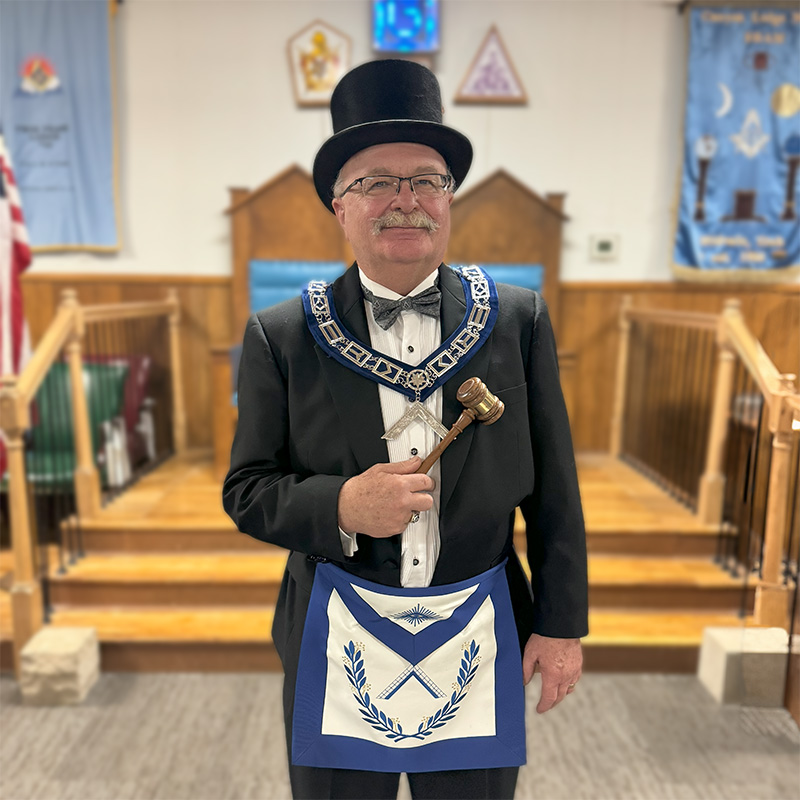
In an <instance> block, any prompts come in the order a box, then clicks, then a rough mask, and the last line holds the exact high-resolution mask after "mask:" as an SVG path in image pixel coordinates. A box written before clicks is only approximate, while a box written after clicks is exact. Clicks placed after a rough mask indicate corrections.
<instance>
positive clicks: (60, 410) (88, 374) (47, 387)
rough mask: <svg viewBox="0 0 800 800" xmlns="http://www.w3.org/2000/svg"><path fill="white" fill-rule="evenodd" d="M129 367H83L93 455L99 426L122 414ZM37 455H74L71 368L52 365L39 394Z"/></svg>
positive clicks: (117, 365)
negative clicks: (68, 453) (65, 453)
mask: <svg viewBox="0 0 800 800" xmlns="http://www.w3.org/2000/svg"><path fill="white" fill-rule="evenodd" d="M127 377H128V364H127V363H123V362H120V363H113V362H112V363H108V364H84V365H83V385H84V389H85V391H86V401H87V403H88V406H89V422H90V425H89V429H90V432H91V436H92V451H93V452H95V453H96V452H97V450H98V447H99V446H100V441H101V437H100V426H101V424H102V423H103V422H107V421H108V420H111V419H114V417H117V416H119V415H120V414H121V413H122V400H123V392H124V388H125V380H126V378H127ZM36 415H37V419H36V424H35V425H34V428H33V430H32V432H31V433H32V436H33V442H34V451H40V450H42V451H47V452H51V453H54V452H58V451H62V452H64V451H67V452H74V450H75V439H74V435H73V424H72V393H71V391H70V378H69V365H67V364H63V363H59V364H53V366H52V367H51V368H50V371H49V372H48V373H47V375H46V376H45V379H44V381H42V385H41V386H40V387H39V391H38V392H37V393H36Z"/></svg>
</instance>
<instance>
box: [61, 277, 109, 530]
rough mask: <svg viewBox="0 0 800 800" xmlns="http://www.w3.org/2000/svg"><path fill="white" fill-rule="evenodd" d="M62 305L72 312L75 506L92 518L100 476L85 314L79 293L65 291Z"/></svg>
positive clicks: (68, 349)
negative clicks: (86, 379)
mask: <svg viewBox="0 0 800 800" xmlns="http://www.w3.org/2000/svg"><path fill="white" fill-rule="evenodd" d="M61 305H62V307H64V308H70V309H72V312H73V320H74V322H73V326H72V331H71V333H70V335H69V339H68V340H67V345H66V348H65V351H66V354H67V364H68V366H69V382H70V391H71V395H72V425H73V429H74V432H75V504H76V505H77V507H78V516H79V517H80V518H81V519H91V518H92V517H95V516H97V514H98V512H99V511H100V476H99V474H98V472H97V467H96V466H95V463H94V452H93V448H92V431H91V423H90V421H89V403H88V401H87V399H86V387H85V386H84V384H83V336H84V331H85V325H84V321H83V311H82V309H81V307H80V304H79V303H78V293H77V292H76V291H75V290H74V289H65V290H64V291H63V292H62V293H61Z"/></svg>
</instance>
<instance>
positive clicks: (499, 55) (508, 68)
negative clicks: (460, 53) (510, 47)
mask: <svg viewBox="0 0 800 800" xmlns="http://www.w3.org/2000/svg"><path fill="white" fill-rule="evenodd" d="M455 102H456V103H505V104H516V105H524V104H525V103H527V102H528V96H527V95H526V94H525V89H524V88H523V86H522V81H521V80H520V79H519V75H517V71H516V70H515V69H514V65H513V63H512V62H511V58H510V57H509V55H508V53H507V52H506V48H505V45H504V44H503V40H502V39H501V38H500V33H499V31H498V30H497V28H496V27H495V26H494V25H492V27H491V28H490V29H489V32H488V33H487V34H486V38H485V39H484V40H483V43H482V44H481V46H480V49H479V50H478V53H477V55H476V56H475V58H474V59H473V61H472V64H471V65H470V68H469V70H468V71H467V75H466V77H465V78H464V80H463V81H462V82H461V87H460V88H459V90H458V94H457V95H456V99H455Z"/></svg>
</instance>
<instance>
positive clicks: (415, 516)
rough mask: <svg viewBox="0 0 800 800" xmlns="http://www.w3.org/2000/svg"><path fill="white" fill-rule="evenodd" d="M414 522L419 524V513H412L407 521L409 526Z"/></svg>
mask: <svg viewBox="0 0 800 800" xmlns="http://www.w3.org/2000/svg"><path fill="white" fill-rule="evenodd" d="M415 522H419V511H413V512H412V513H411V519H410V520H409V521H408V523H409V525H413V524H414V523H415Z"/></svg>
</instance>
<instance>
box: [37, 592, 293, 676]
mask: <svg viewBox="0 0 800 800" xmlns="http://www.w3.org/2000/svg"><path fill="white" fill-rule="evenodd" d="M272 617H273V608H272V607H271V606H264V607H248V606H241V607H237V608H235V609H232V608H202V609H198V608H175V607H161V608H130V607H129V608H125V609H120V608H102V609H98V608H69V609H57V610H55V611H54V612H53V614H52V617H51V624H52V625H57V626H61V627H72V626H79V627H91V628H95V630H96V631H97V638H98V640H99V642H100V658H101V669H102V670H103V671H104V672H280V671H281V664H280V659H279V658H278V654H277V652H276V651H275V648H274V646H273V644H272V635H271V631H272Z"/></svg>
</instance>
